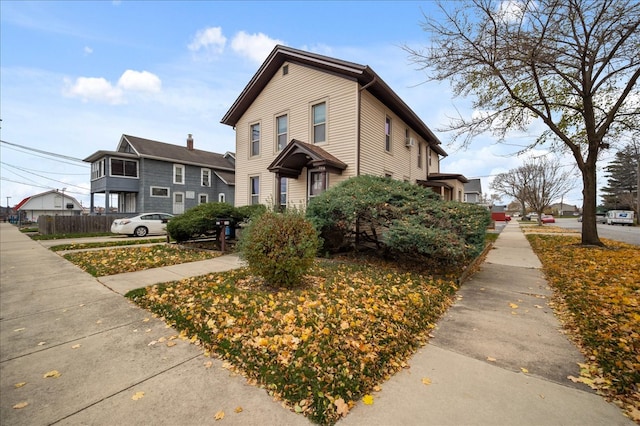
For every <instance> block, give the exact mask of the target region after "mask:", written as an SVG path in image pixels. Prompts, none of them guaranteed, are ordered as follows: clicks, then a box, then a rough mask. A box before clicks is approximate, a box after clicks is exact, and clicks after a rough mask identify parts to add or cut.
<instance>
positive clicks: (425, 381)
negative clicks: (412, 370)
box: [422, 377, 431, 385]
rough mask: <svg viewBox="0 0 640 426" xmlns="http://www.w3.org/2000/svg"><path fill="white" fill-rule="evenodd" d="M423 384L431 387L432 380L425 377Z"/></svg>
mask: <svg viewBox="0 0 640 426" xmlns="http://www.w3.org/2000/svg"><path fill="white" fill-rule="evenodd" d="M422 383H423V384H425V385H430V384H431V379H429V378H427V377H423V378H422Z"/></svg>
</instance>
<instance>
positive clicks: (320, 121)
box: [311, 102, 327, 143]
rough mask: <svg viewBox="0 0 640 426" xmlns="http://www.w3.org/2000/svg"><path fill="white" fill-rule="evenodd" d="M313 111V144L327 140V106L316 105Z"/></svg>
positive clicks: (323, 104)
mask: <svg viewBox="0 0 640 426" xmlns="http://www.w3.org/2000/svg"><path fill="white" fill-rule="evenodd" d="M311 109H312V110H313V143H320V142H326V140H327V104H326V103H324V102H323V103H321V104H316V105H314V106H313V107H312V108H311Z"/></svg>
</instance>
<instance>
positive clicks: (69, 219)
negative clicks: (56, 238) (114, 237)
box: [38, 216, 116, 235]
mask: <svg viewBox="0 0 640 426" xmlns="http://www.w3.org/2000/svg"><path fill="white" fill-rule="evenodd" d="M114 219H116V217H115V216H38V232H39V233H40V234H43V235H50V234H84V233H98V232H109V231H110V230H111V223H112V222H113V220H114Z"/></svg>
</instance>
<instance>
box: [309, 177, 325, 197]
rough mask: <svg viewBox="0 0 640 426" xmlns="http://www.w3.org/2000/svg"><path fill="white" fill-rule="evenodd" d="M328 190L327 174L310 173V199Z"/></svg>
mask: <svg viewBox="0 0 640 426" xmlns="http://www.w3.org/2000/svg"><path fill="white" fill-rule="evenodd" d="M326 190H327V173H326V172H309V197H315V196H317V195H320V194H322V193H323V192H324V191H326Z"/></svg>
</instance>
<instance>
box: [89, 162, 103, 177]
mask: <svg viewBox="0 0 640 426" xmlns="http://www.w3.org/2000/svg"><path fill="white" fill-rule="evenodd" d="M105 162H106V160H105V159H104V158H103V159H102V160H100V161H96V162H95V163H92V164H91V179H92V180H95V179H100V178H101V177H104V165H105Z"/></svg>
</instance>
